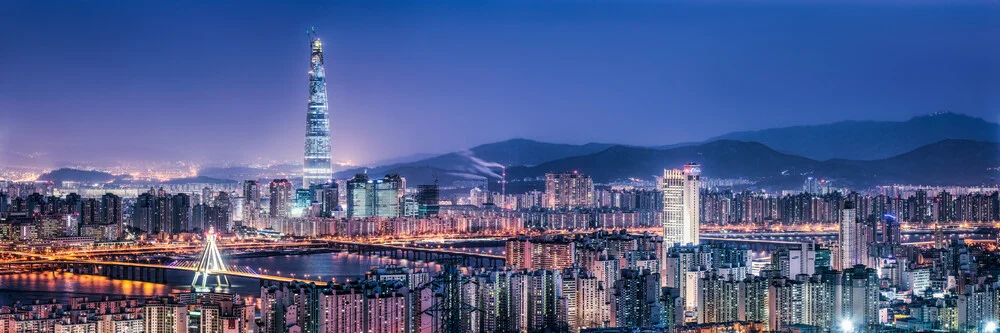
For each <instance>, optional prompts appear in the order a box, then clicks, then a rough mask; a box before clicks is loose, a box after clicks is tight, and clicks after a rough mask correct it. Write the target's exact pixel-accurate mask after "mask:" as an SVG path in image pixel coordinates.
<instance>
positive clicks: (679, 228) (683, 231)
mask: <svg viewBox="0 0 1000 333" xmlns="http://www.w3.org/2000/svg"><path fill="white" fill-rule="evenodd" d="M700 178H701V167H700V166H699V165H698V164H694V163H688V164H686V165H684V169H683V170H678V169H674V170H663V180H662V183H661V186H660V188H661V190H662V191H663V242H664V243H665V244H667V246H673V245H674V244H678V243H679V244H695V245H697V244H698V242H699V239H698V233H699V230H698V228H700V226H701V223H700V221H699V219H700V216H699V215H700V213H701V204H700V200H699V180H700Z"/></svg>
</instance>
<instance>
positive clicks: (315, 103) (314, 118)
mask: <svg viewBox="0 0 1000 333" xmlns="http://www.w3.org/2000/svg"><path fill="white" fill-rule="evenodd" d="M309 37H310V39H311V42H310V44H311V46H312V57H311V65H310V67H309V107H308V111H307V112H306V145H305V158H304V160H303V161H302V188H309V186H312V185H321V184H325V183H328V182H330V179H331V178H333V169H332V168H331V165H330V115H329V112H328V110H327V102H326V70H325V69H324V68H323V42H321V41H320V40H319V37H318V36H316V30H315V29H313V30H310V31H309Z"/></svg>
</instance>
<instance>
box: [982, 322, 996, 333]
mask: <svg viewBox="0 0 1000 333" xmlns="http://www.w3.org/2000/svg"><path fill="white" fill-rule="evenodd" d="M997 328H998V327H997V322H995V321H990V322H987V323H986V325H985V326H983V332H986V333H996V331H997Z"/></svg>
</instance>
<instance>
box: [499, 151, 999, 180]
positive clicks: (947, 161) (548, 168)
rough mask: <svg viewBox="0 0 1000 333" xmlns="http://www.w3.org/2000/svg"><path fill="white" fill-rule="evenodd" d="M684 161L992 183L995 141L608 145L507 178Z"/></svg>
mask: <svg viewBox="0 0 1000 333" xmlns="http://www.w3.org/2000/svg"><path fill="white" fill-rule="evenodd" d="M688 162H695V163H699V164H702V175H703V176H705V177H712V178H746V179H750V180H753V181H756V182H758V184H759V185H761V186H769V185H777V186H781V185H789V184H801V181H802V180H803V179H804V178H805V177H808V176H814V177H822V178H829V179H833V180H835V181H837V182H838V183H840V184H843V185H850V186H858V187H864V186H872V185H883V184H922V185H981V184H996V183H997V176H998V174H1000V171H998V170H997V168H998V167H1000V144H998V143H993V142H980V141H971V140H944V141H941V142H937V143H933V144H930V145H926V146H923V147H919V148H918V149H915V150H913V151H911V152H907V153H905V154H901V155H898V156H893V157H890V158H886V159H879V160H873V161H858V160H843V159H835V160H828V161H817V160H813V159H809V158H805V157H801V156H796V155H791V154H785V153H781V152H778V151H776V150H774V149H771V148H769V147H767V146H765V145H763V144H760V143H757V142H742V141H733V140H720V141H714V142H709V143H706V144H702V145H697V146H685V147H678V148H672V149H652V148H641V147H626V146H615V147H611V148H608V149H607V150H604V151H601V152H598V153H594V154H588V155H581V156H574V157H569V158H564V159H559V160H554V161H550V162H546V163H542V164H540V165H538V166H534V167H517V168H511V169H508V170H507V174H508V180H522V181H523V180H535V181H537V180H539V179H541V177H543V176H544V175H545V173H546V172H553V171H555V172H558V171H572V170H576V171H580V172H583V173H586V174H589V175H591V177H593V179H594V181H595V182H598V183H604V182H611V181H616V180H623V179H627V178H631V177H638V178H643V179H650V178H651V177H653V176H657V175H662V174H663V169H664V168H669V167H681V166H682V165H683V164H685V163H688Z"/></svg>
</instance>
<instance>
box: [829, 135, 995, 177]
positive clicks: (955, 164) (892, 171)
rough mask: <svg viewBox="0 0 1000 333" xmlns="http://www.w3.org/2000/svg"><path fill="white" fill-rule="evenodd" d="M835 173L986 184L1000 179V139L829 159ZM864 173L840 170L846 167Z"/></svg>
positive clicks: (934, 145) (957, 141)
mask: <svg viewBox="0 0 1000 333" xmlns="http://www.w3.org/2000/svg"><path fill="white" fill-rule="evenodd" d="M824 166H825V168H826V170H828V172H830V173H832V174H834V175H835V176H850V177H852V178H853V180H854V181H855V182H857V183H859V184H922V185H982V184H994V185H995V184H997V183H998V182H1000V178H998V177H1000V169H998V168H1000V143H996V142H981V141H972V140H944V141H941V142H937V143H933V144H929V145H926V146H923V147H919V148H917V149H915V150H913V151H910V152H907V153H904V154H900V155H897V156H893V157H890V158H886V159H881V160H874V161H851V160H829V161H826V162H824ZM852 169H853V170H857V171H860V174H856V173H847V174H842V175H840V174H837V173H836V172H844V171H845V170H852Z"/></svg>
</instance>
